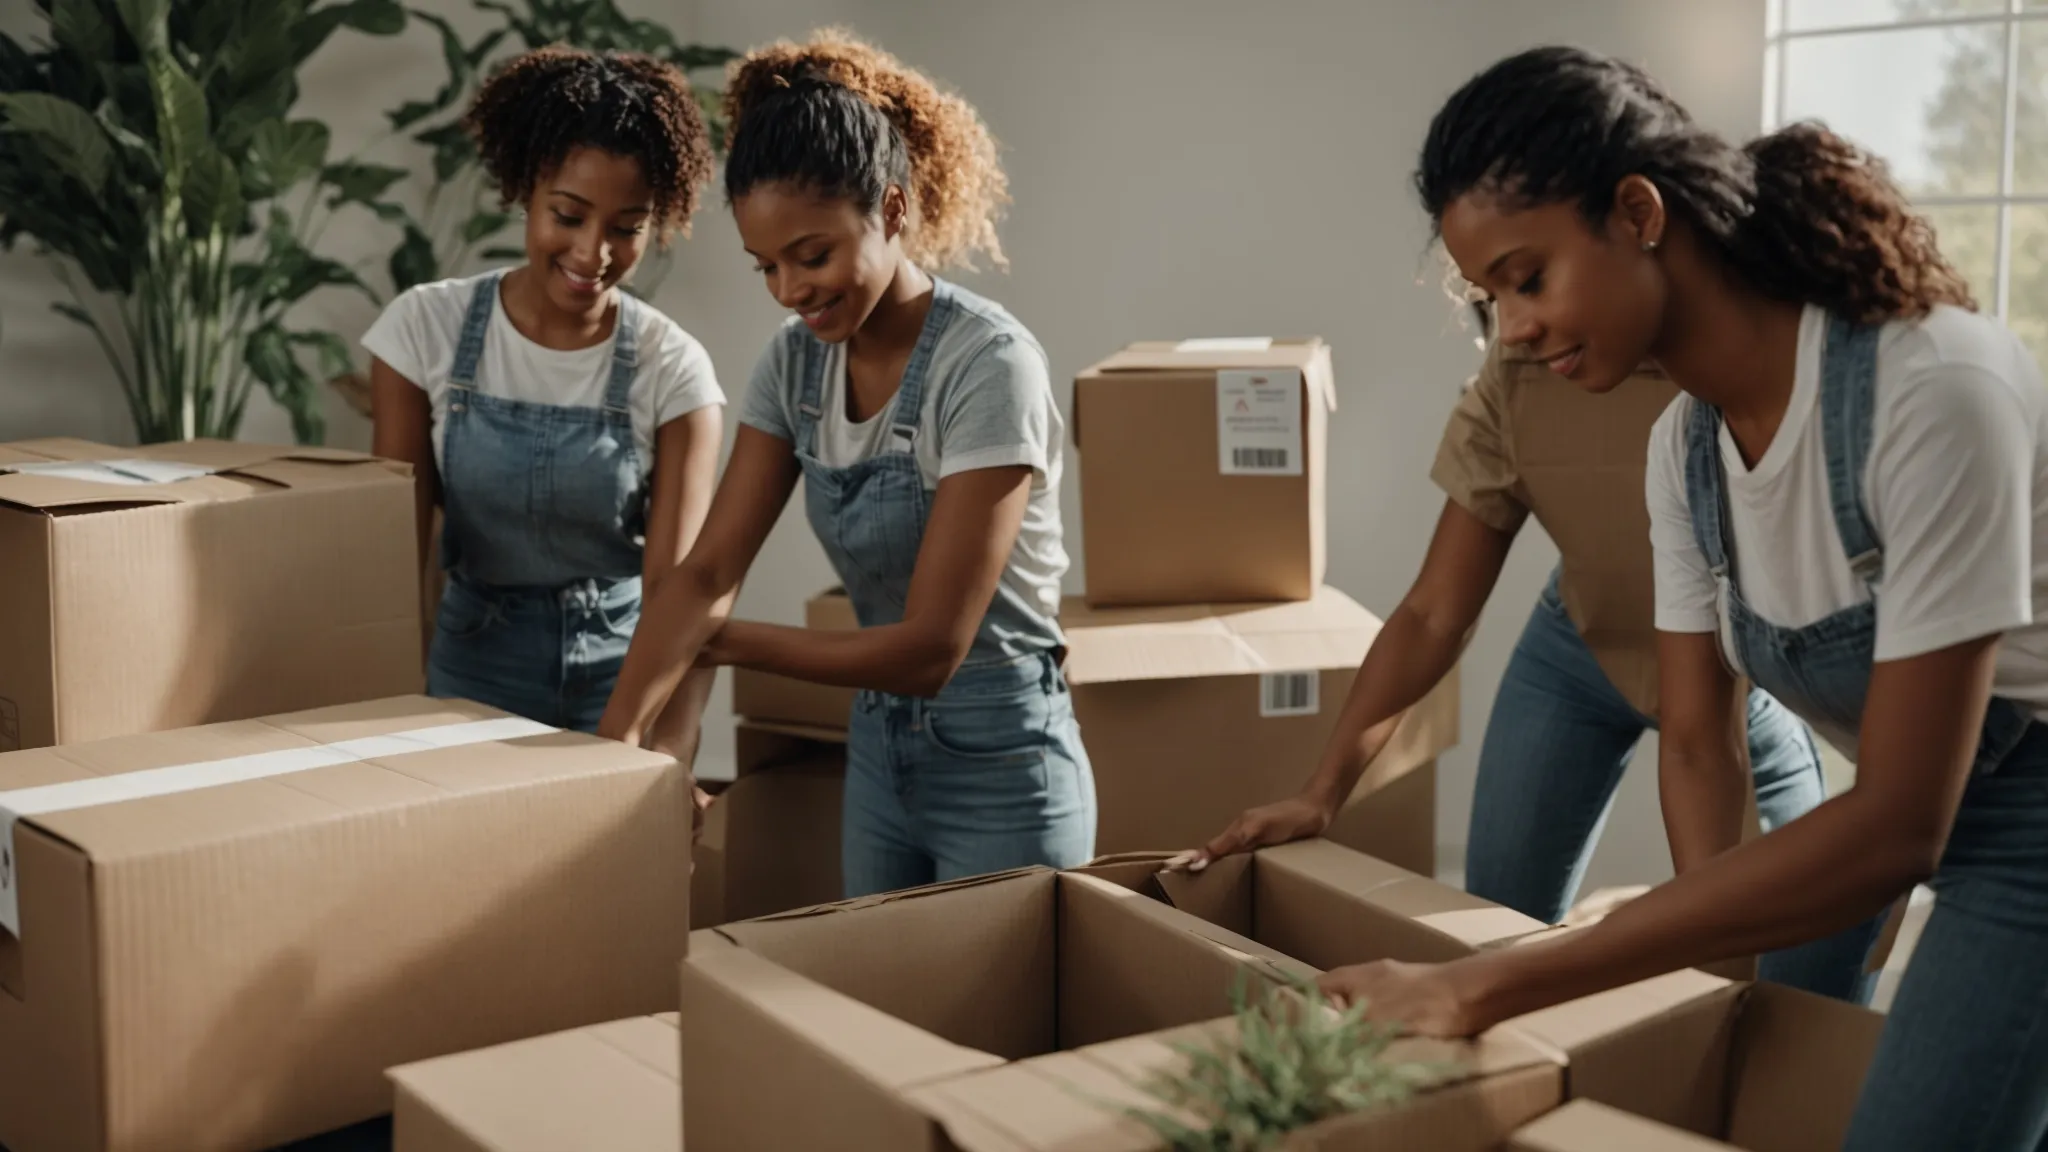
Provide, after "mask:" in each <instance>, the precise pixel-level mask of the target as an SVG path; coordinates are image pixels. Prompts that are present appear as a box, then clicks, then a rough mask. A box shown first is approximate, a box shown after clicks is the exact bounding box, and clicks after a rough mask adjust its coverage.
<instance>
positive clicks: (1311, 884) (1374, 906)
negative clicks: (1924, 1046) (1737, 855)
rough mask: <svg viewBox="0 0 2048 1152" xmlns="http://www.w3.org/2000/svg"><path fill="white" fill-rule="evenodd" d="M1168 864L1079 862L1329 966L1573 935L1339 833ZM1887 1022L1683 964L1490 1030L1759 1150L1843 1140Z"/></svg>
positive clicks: (1668, 1116) (1593, 1093) (1674, 1121)
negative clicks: (1181, 868) (1336, 837)
mask: <svg viewBox="0 0 2048 1152" xmlns="http://www.w3.org/2000/svg"><path fill="white" fill-rule="evenodd" d="M1163 860H1164V857H1163V856H1162V855H1158V854H1141V855H1133V856H1129V857H1123V858H1108V859H1104V860H1100V861H1097V862H1096V863H1095V864H1093V865H1090V866H1089V867H1087V868H1083V869H1079V870H1078V871H1080V872H1081V873H1083V874H1086V875H1090V876H1094V877H1096V878H1098V879H1102V880H1105V881H1107V882H1110V883H1115V884H1118V885H1120V886H1122V887H1125V888H1127V889H1129V890H1131V891H1134V892H1138V893H1141V894H1144V895H1147V896H1149V897H1150V898H1152V899H1154V900H1156V901H1160V902H1162V903H1166V904H1168V905H1171V906H1172V907H1174V908H1177V909H1180V910H1182V911H1186V912H1189V913H1191V914H1193V915H1195V916H1198V917H1201V918H1203V919H1205V920H1208V921H1210V922H1212V923H1215V924H1217V925H1219V926H1223V927H1226V928H1229V929H1231V930H1232V931H1234V932H1238V933H1242V934H1244V935H1246V936H1249V937H1251V938H1252V939H1253V940H1255V941H1257V942H1258V943H1259V944H1261V945H1263V946H1265V947H1267V948H1270V949H1272V950H1274V951H1277V952H1280V953H1282V954H1284V955H1287V956H1291V957H1293V958H1295V959H1298V960H1301V961H1304V962H1306V963H1308V964H1312V965H1314V966H1316V967H1317V968H1319V969H1325V970H1327V969H1329V968H1333V967H1338V966H1340V965H1344V964H1355V963H1361V962H1364V961H1368V960H1375V959H1398V960H1408V961H1445V960H1453V959H1457V958H1459V957H1461V956H1468V955H1472V954H1473V953H1475V952H1477V951H1480V950H1484V949H1491V948H1503V947H1515V946H1519V945H1522V944H1526V943H1529V942H1532V941H1534V940H1538V939H1542V938H1547V937H1550V936H1553V935H1555V934H1557V933H1559V932H1563V931H1571V930H1573V929H1559V928H1551V927H1548V926H1546V925H1544V924H1543V923H1542V922H1541V921H1537V920H1534V919H1531V918H1529V917H1526V916H1523V915H1521V914H1520V913H1517V912H1514V911H1511V910H1509V909H1506V908H1501V907H1499V906H1498V905H1494V904H1490V903H1488V902H1487V901H1485V900H1481V899H1479V898H1478V897H1475V896H1472V895H1469V894H1467V893H1464V892H1461V891H1458V890H1457V889H1455V888H1451V887H1448V886H1446V885H1443V884H1439V883H1437V882H1436V881H1434V880H1430V879H1427V878H1425V877H1422V876H1416V875H1414V874H1412V873H1408V872H1406V871H1405V870H1403V869H1400V868H1396V867H1394V866H1392V865H1389V864H1387V863H1385V862H1384V861H1379V860H1375V859H1372V858H1370V857H1367V856H1364V855H1363V854H1361V853H1357V852H1353V851H1351V850H1350V849H1347V848H1344V847H1342V846H1340V845H1336V844H1332V843H1329V842H1327V841H1320V840H1309V841H1302V842H1299V843H1295V844H1288V845H1283V846H1280V847H1277V848H1267V849H1262V850H1260V851H1259V852H1256V853H1253V854H1250V855H1245V856H1233V857H1226V858H1225V859H1222V860H1218V861H1216V862H1215V863H1213V864H1211V865H1210V866H1209V867H1208V868H1207V869H1205V870H1204V871H1203V872H1202V873H1200V874H1198V875H1188V874H1184V873H1169V872H1162V871H1160V865H1161V864H1162V863H1163ZM1883 1025H1884V1017H1883V1016H1882V1015H1880V1014H1878V1013H1876V1012H1872V1011H1869V1010H1867V1009H1864V1008H1859V1007H1856V1006H1854V1005H1850V1004H1844V1003H1841V1002H1839V1001H1835V1000H1829V999H1825V998H1823V997H1819V996H1813V995H1809V994H1807V993H1804V992H1799V991H1796V990H1793V989H1790V988H1785V987H1782V986H1779V985H1773V984H1749V983H1741V982H1735V981H1730V980H1727V979H1725V978H1723V977H1720V976H1716V975H1714V974H1712V973H1709V972H1704V971H1700V970H1697V969H1686V970H1683V971H1679V972H1672V973H1669V974H1666V975H1664V976H1659V977H1655V978H1653V979H1650V980H1644V981H1641V982H1639V983H1636V984H1630V985H1627V986H1624V987H1621V988H1616V989H1612V990H1610V991H1607V992H1603V993H1600V994H1598V995H1595V996H1589V997H1586V998H1584V999H1581V1000H1574V1001H1571V1002H1569V1003H1566V1004H1562V1005H1558V1006H1556V1007H1554V1008H1550V1009H1546V1010H1544V1011H1541V1012H1536V1013H1531V1014H1529V1015H1527V1016H1522V1017H1519V1018H1517V1019H1514V1020H1511V1021H1509V1022H1507V1023H1506V1024H1503V1025H1501V1026H1500V1027H1499V1028H1496V1029H1494V1030H1493V1032H1491V1033H1489V1034H1488V1035H1496V1034H1512V1035H1514V1036H1517V1037H1519V1038H1521V1039H1523V1040H1525V1041H1528V1042H1532V1043H1534V1044H1535V1045H1536V1046H1537V1047H1539V1048H1540V1049H1542V1050H1544V1051H1546V1052H1548V1053H1550V1054H1551V1055H1552V1056H1553V1058H1554V1059H1556V1060H1557V1061H1558V1062H1559V1063H1560V1064H1562V1065H1564V1066H1565V1068H1566V1096H1567V1098H1569V1099H1585V1100H1593V1101H1598V1102H1601V1103H1604V1104H1607V1105H1611V1106H1613V1107H1615V1108H1619V1109H1621V1110H1623V1111H1625V1112H1628V1113H1631V1114H1634V1115H1638V1116H1641V1117H1646V1118H1649V1119H1651V1120H1655V1121H1657V1122H1660V1123H1662V1124H1665V1125H1669V1126H1672V1127H1675V1128H1678V1129H1683V1130H1685V1131H1689V1132H1692V1133H1695V1134H1699V1135H1704V1136H1708V1137H1712V1138H1714V1139H1718V1140H1724V1141H1727V1142H1728V1143H1731V1144H1734V1145H1735V1146H1737V1147H1740V1148H1744V1149H1748V1150H1750V1152H1795V1150H1803V1149H1814V1148H1833V1147H1838V1146H1839V1145H1840V1143H1841V1138H1842V1134H1843V1132H1844V1131H1845V1130H1846V1126H1847V1122H1848V1117H1849V1114H1850V1112H1851V1111H1852V1110H1853V1108H1854V1106H1855V1101H1856V1097H1857V1094H1858V1092H1859V1091H1860V1088H1861V1084H1862V1080H1863V1075H1864V1072H1865V1071H1866V1069H1867V1068H1868V1067H1869V1063H1870V1058H1871V1054H1872V1053H1873V1052H1874V1050H1875V1048H1876V1044H1877V1036H1878V1033H1879V1031H1880V1030H1881V1029H1882V1028H1883ZM1627 1146H1628V1145H1620V1144H1617V1145H1611V1146H1596V1147H1602V1152H1605V1147H1613V1148H1621V1147H1627Z"/></svg>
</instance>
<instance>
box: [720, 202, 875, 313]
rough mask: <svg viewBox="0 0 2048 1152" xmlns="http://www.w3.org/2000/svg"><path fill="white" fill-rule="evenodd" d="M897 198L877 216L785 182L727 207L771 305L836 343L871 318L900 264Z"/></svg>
mask: <svg viewBox="0 0 2048 1152" xmlns="http://www.w3.org/2000/svg"><path fill="white" fill-rule="evenodd" d="M903 204H904V201H903V193H902V191H901V190H900V189H897V188H895V187H891V188H889V189H888V191H887V192H886V193H884V195H883V202H882V205H881V209H880V211H876V212H863V211H861V210H860V207H859V205H857V204H855V203H853V202H852V201H851V200H846V199H842V198H835V197H824V196H819V195H816V194H815V193H812V192H810V191H808V190H805V189H801V188H795V187H792V186H790V185H788V184H762V185H759V186H757V187H755V188H754V189H753V190H752V191H750V192H748V193H747V194H746V195H744V196H741V197H739V198H737V199H735V200H734V201H733V205H732V214H733V220H734V222H735V223H737V224H738V225H739V231H740V241H741V242H742V243H743V244H745V245H746V249H747V254H748V255H750V256H752V257H753V258H754V270H755V271H757V272H759V273H760V274H761V276H762V279H763V280H765V281H766V282H767V285H768V294H769V295H770V296H773V297H774V298H775V302H776V303H777V304H780V305H782V306H783V307H784V308H787V309H789V310H790V311H792V312H794V313H796V314H797V315H799V316H801V317H803V321H804V323H805V324H807V325H809V326H810V329H811V332H812V333H813V334H814V335H816V336H817V337H818V339H820V340H823V341H825V342H826V343H828V344H837V343H840V342H842V341H844V340H846V339H847V338H848V337H851V336H852V335H853V334H854V333H855V332H857V331H859V330H860V327H861V325H863V324H865V323H867V319H868V317H869V316H870V315H872V314H873V313H874V310H875V305H876V304H879V303H880V302H881V300H882V295H883V293H885V292H887V291H888V289H889V282H890V281H891V280H892V279H893V278H894V277H895V275H896V271H897V267H898V266H899V265H900V264H901V263H902V260H903V246H902V244H901V243H900V237H901V235H902V217H903Z"/></svg>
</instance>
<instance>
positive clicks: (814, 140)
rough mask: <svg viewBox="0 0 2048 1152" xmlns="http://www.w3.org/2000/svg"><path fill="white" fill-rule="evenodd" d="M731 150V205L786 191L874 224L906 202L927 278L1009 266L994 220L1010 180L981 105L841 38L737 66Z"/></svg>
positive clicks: (774, 47)
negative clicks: (987, 264) (852, 210)
mask: <svg viewBox="0 0 2048 1152" xmlns="http://www.w3.org/2000/svg"><path fill="white" fill-rule="evenodd" d="M725 115H726V122H727V123H729V124H731V125H732V138H731V141H730V148H729V151H728V153H727V155H726V161H725V195H726V199H727V200H728V201H731V200H737V199H739V198H740V197H741V196H744V195H746V194H747V192H749V191H751V190H752V189H753V188H754V187H756V186H757V185H760V184H772V183H779V182H785V181H786V182H789V183H791V184H794V185H796V186H797V187H801V188H804V189H806V190H808V191H811V192H814V193H816V194H819V195H823V196H829V197H832V198H835V199H845V200H849V201H851V202H853V203H854V204H855V205H856V206H857V207H859V209H860V210H861V211H862V212H872V211H874V210H875V207H876V205H878V204H880V203H881V200H882V193H883V192H884V191H885V190H887V188H888V187H889V185H891V184H894V185H896V186H898V187H900V188H902V189H903V190H904V191H905V193H907V196H906V198H907V199H908V200H909V201H910V224H909V226H908V227H907V228H906V229H905V234H904V247H905V249H906V251H907V252H908V253H909V254H910V257H911V259H913V260H915V261H917V262H918V263H919V264H920V265H924V266H926V267H931V268H938V267H944V266H946V265H949V264H961V265H965V266H968V267H972V266H973V258H974V254H975V253H976V252H984V253H986V254H987V255H988V257H989V259H990V260H991V261H993V262H994V263H995V264H997V265H999V266H1001V265H1005V264H1007V263H1008V261H1007V260H1006V259H1005V258H1004V256H1003V248H1002V243H1001V241H999V240H998V239H997V237H996V220H997V217H998V216H999V215H1000V214H1001V211H1002V208H1003V206H1004V205H1006V204H1008V203H1009V199H1010V197H1009V179H1008V177H1007V176H1005V175H1004V173H1003V168H1002V165H1001V164H1000V163H999V162H998V161H997V159H996V142H995V139H994V137H992V136H991V135H990V134H989V131H988V128H987V126H985V125H984V124H983V123H982V121H981V117H980V116H979V115H978V114H977V113H976V112H975V110H974V108H973V106H972V105H970V104H968V103H967V102H966V101H965V100H962V99H961V98H960V97H958V96H956V95H953V94H951V93H948V92H943V91H941V90H940V89H939V88H938V86H937V85H935V84H933V83H932V82H931V81H930V80H928V79H926V78H925V77H924V76H923V75H922V74H920V73H919V72H917V71H916V70H914V69H912V68H908V67H905V66H904V65H903V64H901V63H899V62H898V61H897V60H896V58H895V57H893V56H891V55H889V54H888V53H886V52H884V51H882V50H881V49H879V48H875V47H872V46H870V45H868V44H865V43H863V42H861V41H860V40H858V39H856V38H854V37H853V36H852V35H850V34H848V33H846V32H843V31H840V30H837V29H827V30H824V31H820V32H817V33H815V34H813V36H812V37H811V40H810V42H809V43H806V44H793V43H790V42H788V41H779V42H777V43H774V44H770V45H768V46H767V47H764V48H759V49H756V50H755V51H753V52H750V53H748V54H747V56H746V57H745V58H743V59H741V60H737V61H735V62H734V63H733V65H732V67H731V69H730V75H729V77H728V80H727V83H726V88H725Z"/></svg>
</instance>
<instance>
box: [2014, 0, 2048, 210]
mask: <svg viewBox="0 0 2048 1152" xmlns="http://www.w3.org/2000/svg"><path fill="white" fill-rule="evenodd" d="M2036 2H2037V3H2040V4H2041V5H2043V6H2044V7H2048V0H2036ZM2017 27H2018V28H2019V37H2020V51H2019V57H2020V61H2019V80H2020V84H2019V92H2018V96H2019V102H2018V104H2017V106H2016V113H2015V115H2014V118H2013V125H2014V129H2015V134H2014V136H2013V155H2012V186H2013V188H2014V190H2016V191H2018V192H2020V193H2022V194H2027V193H2041V192H2048V139H2044V137H2048V20H2023V21H2021V22H2020V23H2019V24H2018V26H2017Z"/></svg>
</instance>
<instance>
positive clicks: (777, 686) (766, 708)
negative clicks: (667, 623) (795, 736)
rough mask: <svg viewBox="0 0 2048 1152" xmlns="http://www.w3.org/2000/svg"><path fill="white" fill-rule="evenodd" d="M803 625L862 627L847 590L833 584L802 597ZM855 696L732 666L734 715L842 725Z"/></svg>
mask: <svg viewBox="0 0 2048 1152" xmlns="http://www.w3.org/2000/svg"><path fill="white" fill-rule="evenodd" d="M804 627H806V628H834V629H852V628H858V627H860V621H859V620H858V619H857V618H856V617H855V616H854V614H853V601H851V600H849V599H847V597H846V593H845V592H843V591H841V590H839V589H837V588H829V589H827V590H825V591H823V592H820V593H818V594H817V595H816V596H813V597H811V598H810V599H809V600H807V601H805V602H804ZM853 696H854V690H853V689H851V688H840V687H836V686H834V685H831V684H811V683H807V682H805V681H802V680H792V679H790V678H789V677H787V676H777V675H775V674H774V673H772V672H756V671H754V670H753V669H750V668H735V669H733V670H732V711H733V715H735V716H739V717H741V718H743V719H747V720H760V721H764V722H767V723H771V724H802V725H807V726H810V727H814V728H844V727H846V725H847V722H848V718H849V717H850V716H851V715H852V713H853Z"/></svg>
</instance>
